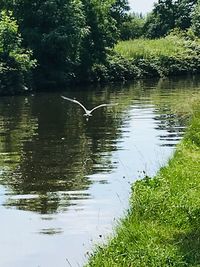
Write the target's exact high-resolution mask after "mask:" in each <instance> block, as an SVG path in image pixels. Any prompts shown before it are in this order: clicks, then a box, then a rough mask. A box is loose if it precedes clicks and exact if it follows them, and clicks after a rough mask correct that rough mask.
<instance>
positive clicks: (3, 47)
mask: <svg viewBox="0 0 200 267" xmlns="http://www.w3.org/2000/svg"><path fill="white" fill-rule="evenodd" d="M31 56H32V53H31V51H30V50H25V49H23V47H22V39H21V35H20V33H19V30H18V24H17V21H16V20H15V19H14V18H13V16H12V12H11V11H10V12H6V11H5V10H3V11H1V13H0V93H1V94H7V93H17V92H21V91H23V90H24V89H25V88H26V87H25V85H29V86H30V70H31V69H32V68H33V67H34V66H35V61H34V60H32V59H31Z"/></svg>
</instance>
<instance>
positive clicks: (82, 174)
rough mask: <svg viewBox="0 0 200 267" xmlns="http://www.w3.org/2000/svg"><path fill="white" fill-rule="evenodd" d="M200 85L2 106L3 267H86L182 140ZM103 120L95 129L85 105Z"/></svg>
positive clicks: (104, 91)
mask: <svg viewBox="0 0 200 267" xmlns="http://www.w3.org/2000/svg"><path fill="white" fill-rule="evenodd" d="M199 90H200V79H199V78H198V77H195V78H191V77H190V78H187V79H179V80H175V79H174V80H160V81H153V80H151V81H138V82H136V83H132V84H126V85H111V86H108V87H104V88H76V90H68V91H65V92H63V91H60V92H59V93H41V94H34V95H30V96H16V97H2V98H1V99H0V266H2V267H27V266H28V267H55V266H59V267H64V266H73V267H74V266H83V264H84V262H86V260H87V256H88V253H90V252H91V251H92V247H94V245H95V244H96V243H98V242H103V241H104V240H106V238H107V237H108V236H109V234H111V233H112V230H113V228H114V226H115V225H116V224H117V221H118V219H119V217H120V216H122V215H123V214H124V213H125V211H126V209H127V208H128V199H129V193H130V189H131V184H132V183H133V182H134V181H135V180H137V179H141V178H142V177H144V176H145V175H149V176H153V175H154V174H155V173H156V172H157V171H158V170H159V168H160V167H161V166H163V165H164V164H166V163H167V160H168V159H169V157H170V156H171V155H172V153H173V151H174V148H175V145H176V144H177V142H178V141H179V140H180V139H181V138H182V136H183V134H184V129H185V122H184V121H183V120H182V119H180V118H179V117H178V116H177V115H176V114H174V113H173V112H172V109H171V107H172V102H173V101H177V99H184V97H187V96H188V94H192V93H194V92H196V91H199ZM61 95H65V96H67V97H70V98H76V99H77V100H79V101H81V102H82V103H83V104H84V105H85V106H86V107H88V109H90V108H92V107H94V106H96V105H99V104H101V103H118V105H116V106H112V107H103V108H100V109H98V110H96V111H94V113H93V116H92V117H91V118H89V120H88V121H87V120H86V119H85V117H83V113H84V112H83V110H82V109H81V107H80V106H78V105H77V104H74V103H72V102H68V101H65V100H63V99H62V98H61Z"/></svg>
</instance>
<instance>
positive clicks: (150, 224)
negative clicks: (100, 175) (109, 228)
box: [88, 95, 200, 267]
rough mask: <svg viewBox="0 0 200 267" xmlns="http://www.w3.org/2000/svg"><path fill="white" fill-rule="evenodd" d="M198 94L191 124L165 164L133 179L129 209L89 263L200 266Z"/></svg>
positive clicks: (191, 104)
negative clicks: (146, 174) (114, 231)
mask: <svg viewBox="0 0 200 267" xmlns="http://www.w3.org/2000/svg"><path fill="white" fill-rule="evenodd" d="M199 105H200V98H199V96H196V95H195V96H192V97H191V96H190V98H188V99H187V103H186V106H184V104H183V102H182V103H181V112H182V113H183V110H184V111H190V112H191V114H186V115H187V116H188V117H189V116H192V122H191V123H190V127H189V128H188V131H187V133H186V135H185V137H184V139H183V141H182V142H181V144H179V146H178V147H177V150H176V152H175V155H174V157H173V158H172V159H171V160H170V161H169V163H168V165H167V166H166V167H164V168H162V169H161V170H160V172H159V173H158V174H157V175H156V177H154V178H153V179H151V178H149V177H145V179H143V180H140V181H137V182H136V183H135V184H134V185H133V188H132V197H131V204H130V205H131V207H130V209H129V211H128V214H127V216H126V218H125V219H123V220H122V222H121V224H120V226H119V227H118V229H117V232H116V236H115V237H114V238H113V239H111V240H110V242H109V244H108V245H107V246H100V247H99V248H98V249H97V250H96V252H95V253H94V254H93V255H92V256H91V258H90V262H89V264H88V266H92V267H94V266H103V267H109V266H113V267H117V266H119V267H123V266H124V267H126V266H130V267H131V266H136V267H137V266H138V267H143V266H144V267H146V266H152V267H153V266H154V267H156V266H163V267H164V266H177V267H178V266H180V267H181V266H199V262H200V250H199V247H200V233H199V223H200V221H199V220H200V201H199V194H200V183H199V182H200V106H199Z"/></svg>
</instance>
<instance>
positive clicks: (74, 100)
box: [61, 95, 87, 113]
mask: <svg viewBox="0 0 200 267" xmlns="http://www.w3.org/2000/svg"><path fill="white" fill-rule="evenodd" d="M61 97H62V98H63V99H65V100H68V101H71V102H73V103H76V104H78V105H79V106H81V107H82V108H83V109H84V111H85V112H86V113H87V109H86V108H85V107H84V106H83V104H81V103H80V102H79V101H77V100H76V99H71V98H68V97H66V96H63V95H61Z"/></svg>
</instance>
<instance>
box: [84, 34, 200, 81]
mask: <svg viewBox="0 0 200 267" xmlns="http://www.w3.org/2000/svg"><path fill="white" fill-rule="evenodd" d="M199 58H200V42H199V39H197V38H196V39H192V38H191V37H189V36H187V35H184V33H179V34H178V33H177V34H174V33H171V34H170V35H168V36H166V37H163V38H160V39H154V40H150V39H142V38H141V39H135V40H129V41H122V42H119V43H118V44H117V45H116V46H115V48H114V53H113V54H112V55H109V56H108V57H107V61H106V62H105V64H104V65H102V64H101V65H97V64H95V65H94V66H93V68H92V70H91V73H90V76H89V78H88V80H90V81H91V82H105V83H106V82H115V81H127V80H135V79H143V78H149V77H157V78H162V77H170V76H177V75H186V74H196V73H199V72H200V60H199Z"/></svg>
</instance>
